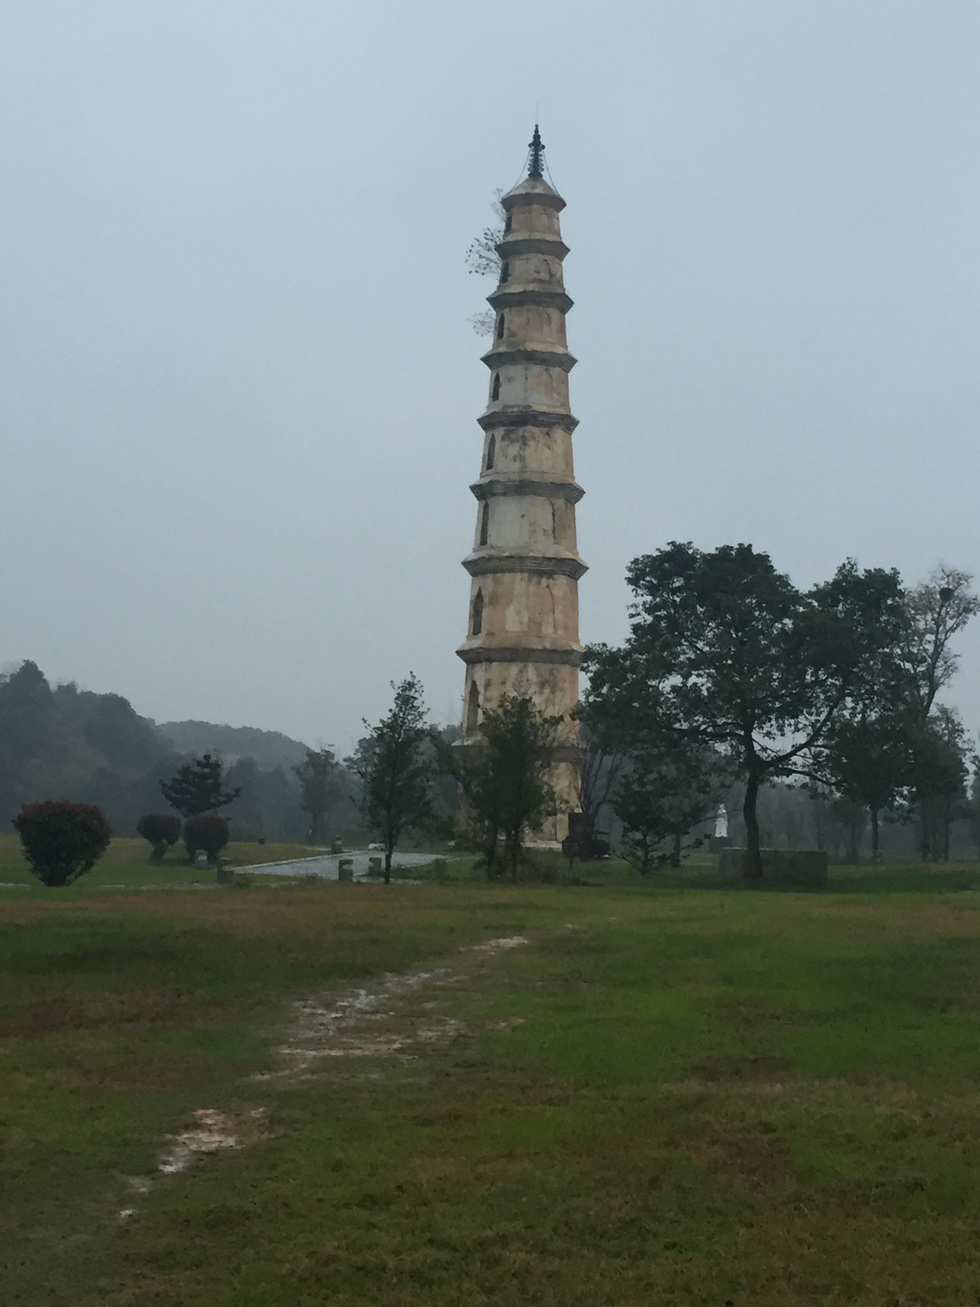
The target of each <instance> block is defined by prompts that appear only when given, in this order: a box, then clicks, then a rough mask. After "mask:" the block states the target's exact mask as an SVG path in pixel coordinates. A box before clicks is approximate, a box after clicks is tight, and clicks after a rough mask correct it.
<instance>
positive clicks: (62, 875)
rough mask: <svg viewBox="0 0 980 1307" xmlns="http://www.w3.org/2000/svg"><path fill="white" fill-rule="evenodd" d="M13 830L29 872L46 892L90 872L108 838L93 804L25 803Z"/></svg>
mask: <svg viewBox="0 0 980 1307" xmlns="http://www.w3.org/2000/svg"><path fill="white" fill-rule="evenodd" d="M14 826H15V827H16V830H17V834H18V835H19V836H20V842H21V844H22V845H23V847H24V856H25V857H26V858H27V861H28V862H29V863H30V864H31V870H32V871H33V872H34V875H35V876H37V878H38V880H40V881H41V883H42V884H44V885H47V886H48V887H49V888H52V887H54V886H58V885H70V884H71V883H72V881H75V880H77V879H78V878H79V876H83V875H84V874H85V872H86V871H91V870H92V868H93V867H94V866H95V864H96V863H97V862H98V860H99V858H101V856H102V854H103V853H105V851H106V849H107V848H108V847H109V840H110V839H111V838H112V830H111V828H110V826H109V823H108V821H107V820H106V816H105V813H104V812H103V811H102V809H101V808H97V807H96V806H95V805H94V804H93V803H68V802H59V801H55V800H51V799H49V800H47V801H46V802H44V803H25V804H24V806H23V808H21V810H20V812H19V813H18V814H17V816H16V817H15V818H14Z"/></svg>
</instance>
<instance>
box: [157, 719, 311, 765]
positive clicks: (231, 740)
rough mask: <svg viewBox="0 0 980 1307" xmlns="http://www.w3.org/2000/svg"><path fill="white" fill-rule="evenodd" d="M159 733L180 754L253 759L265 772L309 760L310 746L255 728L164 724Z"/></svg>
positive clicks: (215, 724)
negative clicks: (205, 754) (308, 748)
mask: <svg viewBox="0 0 980 1307" xmlns="http://www.w3.org/2000/svg"><path fill="white" fill-rule="evenodd" d="M157 730H158V731H159V732H160V734H161V735H162V736H163V737H164V739H165V740H166V742H167V743H168V744H170V745H172V746H173V747H174V748H175V749H176V750H177V752H178V753H193V754H196V755H200V754H202V753H220V754H221V755H222V757H223V758H224V759H225V760H226V761H228V762H234V761H235V760H236V759H238V758H251V759H252V760H253V762H255V764H256V766H258V767H260V768H261V769H262V770H263V771H275V769H276V768H277V767H281V768H283V770H285V771H288V770H289V768H290V767H292V766H293V765H294V764H295V763H298V762H302V761H303V759H304V758H305V757H306V745H305V744H301V743H300V741H299V740H292V739H290V738H289V736H288V735H283V734H282V732H281V731H260V730H259V729H258V728H257V727H255V726H220V725H218V724H217V723H215V722H162V723H158V724H157Z"/></svg>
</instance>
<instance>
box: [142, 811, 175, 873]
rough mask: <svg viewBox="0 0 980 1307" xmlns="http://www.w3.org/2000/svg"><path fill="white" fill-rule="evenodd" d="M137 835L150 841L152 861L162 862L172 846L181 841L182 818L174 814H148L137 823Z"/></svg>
mask: <svg viewBox="0 0 980 1307" xmlns="http://www.w3.org/2000/svg"><path fill="white" fill-rule="evenodd" d="M136 833H137V835H142V836H143V838H144V839H145V840H149V842H150V845H151V846H152V849H153V853H152V856H151V861H153V862H162V861H163V860H164V858H165V857H166V856H167V850H168V849H169V848H170V846H171V844H176V843H177V841H178V840H179V839H180V818H179V817H178V816H176V815H175V814H174V813H172V812H146V813H144V814H143V816H142V817H140V819H139V821H138V822H137V823H136Z"/></svg>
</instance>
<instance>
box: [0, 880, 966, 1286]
mask: <svg viewBox="0 0 980 1307" xmlns="http://www.w3.org/2000/svg"><path fill="white" fill-rule="evenodd" d="M116 865H117V866H123V865H124V862H122V861H121V862H119V863H117V864H116ZM978 873H980V867H978V866H977V865H976V864H972V865H968V864H962V865H960V866H954V867H949V868H936V869H932V868H923V867H919V868H915V867H914V866H912V865H901V864H899V865H894V866H893V865H891V864H886V865H885V866H884V867H882V868H881V869H869V868H864V869H861V868H834V869H832V878H833V883H832V887H831V890H830V891H827V892H822V893H809V894H794V893H787V892H784V893H775V892H773V893H749V892H738V891H732V890H725V891H723V890H719V889H718V888H715V887H713V885H712V880H711V876H712V874H713V870H712V868H711V866H710V865H709V864H708V863H706V862H705V863H703V864H702V865H701V866H700V867H698V866H691V867H688V868H685V869H683V870H682V872H681V873H680V874H678V875H675V876H674V877H673V879H670V878H667V877H666V876H664V875H661V876H660V877H659V878H650V879H648V880H642V881H641V878H639V877H638V876H635V875H634V876H633V877H632V880H629V875H630V873H627V872H626V871H625V870H624V869H622V868H616V867H610V866H608V864H607V865H606V867H605V868H598V869H596V874H597V875H606V876H607V877H608V878H609V883H607V884H604V885H599V886H578V887H575V886H562V885H558V886H532V885H524V886H518V887H509V886H486V885H479V884H470V885H467V884H464V883H455V884H454V883H450V884H449V885H447V886H439V885H433V886H397V885H396V886H392V887H390V888H387V889H386V888H385V887H384V886H373V885H372V886H362V885H357V886H338V885H336V884H329V885H323V884H321V885H302V886H296V887H280V888H277V889H274V890H265V889H248V890H244V891H235V890H229V891H222V892H217V891H216V892H214V893H202V892H200V891H197V890H195V891H187V892H181V891H179V890H169V891H167V892H160V893H154V892H152V891H147V890H143V891H141V892H140V893H139V894H130V895H127V894H123V893H119V892H115V893H112V894H108V893H106V892H104V891H103V890H100V889H99V887H98V885H91V884H87V882H88V880H89V878H86V880H85V881H83V882H80V884H79V885H78V886H76V887H75V888H73V889H71V890H67V891H56V892H54V893H52V892H32V893H29V894H28V893H25V892H24V891H21V890H5V891H0V1034H2V1036H3V1042H2V1045H0V1068H2V1074H3V1085H4V1093H3V1096H2V1100H0V1191H2V1192H3V1194H4V1202H3V1204H0V1301H2V1302H4V1303H6V1302H8V1301H9V1302H11V1303H17V1304H18V1305H20V1304H24V1307H42V1305H43V1307H55V1305H56V1304H57V1307H69V1304H70V1307H95V1304H100V1305H101V1304H107V1305H108V1307H130V1305H135V1304H144V1303H146V1304H154V1307H205V1305H207V1307H279V1304H281V1303H289V1304H296V1307H313V1305H314V1304H316V1305H317V1307H319V1304H351V1305H352V1307H354V1305H356V1307H361V1305H362V1304H363V1305H364V1307H375V1305H376V1307H382V1305H384V1307H388V1305H393V1307H416V1305H417V1307H422V1305H423V1304H424V1305H425V1307H449V1305H450V1304H451V1305H452V1307H462V1305H463V1304H467V1305H469V1304H483V1303H486V1304H489V1303H494V1304H506V1305H509V1304H514V1305H515V1307H516V1304H526V1303H535V1304H545V1305H546V1307H552V1305H554V1307H558V1305H559V1304H562V1305H564V1304H582V1305H583V1307H585V1304H589V1305H590V1307H591V1305H593V1304H597V1305H599V1307H619V1305H620V1304H658V1305H659V1304H685V1305H686V1304H702V1303H703V1304H717V1307H724V1304H726V1303H732V1304H737V1305H738V1307H748V1304H751V1305H752V1307H776V1305H777V1304H778V1305H779V1307H785V1305H786V1304H811V1303H812V1304H824V1303H834V1304H836V1303H848V1304H857V1305H858V1307H872V1305H874V1307H886V1305H887V1304H902V1305H903V1307H904V1305H906V1304H921V1305H922V1307H926V1305H928V1307H934V1305H935V1304H943V1305H945V1304H964V1305H966V1304H970V1305H971V1307H975V1304H976V1303H977V1302H978V1301H980V1241H978V1238H977V1235H978V1227H980V1217H978V1215H977V1213H978V1211H980V1168H978V1167H977V1166H976V1164H975V1158H976V1155H977V1152H978V1149H980V1086H978V1075H980V895H978V894H977V893H975V892H974V891H973V889H972V888H971V887H972V886H975V885H976V884H977V883H978V881H980V876H978ZM124 874H125V873H118V872H117V875H124ZM617 878H619V880H620V883H618V884H617V883H615V881H616V879H617ZM9 879H11V877H10V876H9V875H8V874H7V870H6V863H0V880H9ZM665 882H666V883H665ZM871 891H873V892H871ZM518 933H520V934H523V935H524V936H526V937H527V938H528V940H529V941H530V942H529V944H528V945H527V946H526V947H524V948H515V949H513V950H508V951H504V952H500V953H498V954H493V955H491V954H481V953H472V952H466V951H463V952H460V949H461V948H464V946H466V945H468V944H471V943H473V942H475V941H480V940H486V939H490V938H494V937H499V936H510V935H514V934H518ZM432 959H438V960H443V961H442V964H443V965H445V967H447V968H448V969H449V971H450V972H452V974H453V976H454V977H455V979H445V980H443V981H442V982H440V981H438V979H435V980H433V981H431V982H428V983H427V984H424V985H421V986H420V987H418V988H417V989H415V990H412V991H411V992H410V993H408V994H406V995H405V996H404V997H403V998H400V999H392V1000H391V1001H390V1003H386V1005H385V1013H379V1014H378V1015H377V1016H376V1017H372V1018H371V1019H370V1021H371V1022H374V1023H375V1024H374V1025H372V1024H370V1022H369V1023H368V1025H367V1027H366V1028H367V1029H369V1030H375V1029H377V1030H378V1031H388V1032H396V1033H397V1032H398V1031H407V1030H409V1029H410V1028H411V1026H412V1023H413V1022H418V1021H423V1022H430V1023H436V1026H438V1023H440V1022H445V1021H448V1020H452V1021H453V1022H455V1023H458V1024H457V1026H456V1027H454V1029H455V1030H456V1036H455V1038H453V1039H450V1040H434V1041H432V1042H431V1043H429V1044H426V1043H424V1042H421V1043H419V1042H417V1043H416V1044H412V1045H410V1048H409V1052H408V1053H407V1054H405V1055H403V1056H394V1057H375V1056H365V1057H350V1058H340V1057H337V1058H326V1059H323V1060H322V1061H321V1062H320V1063H318V1064H316V1065H315V1067H314V1074H313V1075H312V1076H310V1077H309V1078H307V1079H299V1080H295V1081H292V1082H283V1083H278V1082H275V1081H259V1082H257V1081H255V1080H254V1079H251V1078H250V1077H251V1075H252V1073H253V1072H256V1071H262V1070H267V1069H270V1068H272V1067H274V1066H275V1065H276V1062H275V1057H274V1055H273V1052H272V1047H273V1046H274V1045H275V1044H277V1043H280V1042H282V1040H283V1039H284V1038H287V1033H286V1032H287V1030H288V1022H289V1020H290V1015H289V1014H290V1008H289V1001H290V1000H291V999H293V998H295V997H300V996H303V995H306V994H309V993H315V992H318V991H322V990H324V989H329V988H334V989H343V988H344V987H346V986H348V985H349V984H351V983H359V984H370V983H372V982H371V979H370V978H371V977H372V976H373V975H377V974H378V973H381V972H399V971H403V970H405V969H406V968H412V967H415V966H417V965H419V964H426V965H430V960H432ZM447 1028H448V1027H447ZM277 1084H278V1087H276V1086H277ZM200 1107H214V1108H219V1109H221V1110H222V1111H225V1112H227V1113H229V1114H230V1115H231V1116H232V1117H234V1118H235V1119H245V1118H247V1117H248V1116H249V1114H250V1113H251V1112H254V1111H256V1110H257V1109H260V1108H261V1109H264V1110H265V1115H264V1116H263V1117H262V1118H261V1119H262V1121H263V1123H264V1124H263V1126H262V1129H261V1130H260V1131H257V1133H258V1134H259V1135H261V1136H262V1137H260V1138H255V1139H254V1140H253V1142H251V1143H250V1145H249V1146H248V1147H245V1148H242V1149H241V1150H238V1151H234V1152H228V1153H224V1154H222V1155H219V1156H215V1157H211V1158H208V1159H206V1160H203V1161H201V1162H200V1163H198V1164H197V1165H196V1166H195V1167H194V1168H193V1169H192V1170H190V1171H189V1172H187V1173H185V1174H183V1175H180V1176H175V1177H173V1178H171V1179H169V1180H167V1181H164V1182H162V1183H160V1184H159V1185H158V1186H156V1187H155V1188H154V1189H153V1190H152V1192H151V1193H150V1194H149V1195H147V1196H146V1198H145V1199H141V1200H139V1206H140V1209H141V1210H140V1211H139V1213H138V1214H137V1215H136V1216H134V1217H133V1218H132V1219H131V1220H130V1221H129V1222H127V1223H124V1224H120V1223H119V1221H118V1219H117V1215H118V1211H119V1209H120V1207H121V1206H125V1205H126V1204H127V1203H130V1202H132V1198H131V1196H127V1195H129V1194H130V1191H129V1190H128V1189H127V1186H126V1180H125V1177H126V1176H131V1175H146V1174H150V1173H152V1171H153V1169H154V1166H155V1162H156V1157H157V1154H158V1152H159V1149H160V1147H161V1141H162V1140H163V1138H164V1136H166V1135H167V1134H168V1133H171V1132H173V1131H175V1130H178V1129H180V1128H181V1127H182V1126H184V1125H186V1124H187V1122H188V1121H189V1120H190V1118H191V1114H192V1113H193V1111H194V1110H195V1109H197V1108H200Z"/></svg>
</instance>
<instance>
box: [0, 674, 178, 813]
mask: <svg viewBox="0 0 980 1307" xmlns="http://www.w3.org/2000/svg"><path fill="white" fill-rule="evenodd" d="M179 761H180V760H179V758H178V756H177V754H176V752H175V751H174V749H173V747H172V746H171V745H169V744H168V743H167V741H166V740H165V739H163V738H162V737H161V736H160V735H159V734H158V732H157V730H156V728H155V727H154V725H153V723H152V722H151V721H149V720H148V719H147V718H146V717H140V715H139V714H138V713H137V712H136V711H135V710H134V709H133V707H132V705H131V704H130V703H129V702H128V701H127V700H126V699H124V698H123V697H122V696H121V695H118V694H93V693H91V692H90V691H88V690H80V689H79V688H78V686H77V685H74V684H68V685H58V686H55V687H54V688H52V687H51V685H50V684H49V683H48V681H47V679H46V677H45V676H44V673H43V672H42V671H41V669H40V668H39V667H38V666H37V665H36V664H35V663H32V662H25V663H22V664H21V666H20V667H19V668H18V669H17V671H15V672H13V673H12V674H11V675H9V676H0V829H3V830H7V831H8V832H9V830H10V826H9V823H10V820H11V819H12V818H13V816H14V815H15V814H16V813H17V811H18V810H19V809H20V806H21V804H23V803H33V802H37V801H39V800H43V799H73V800H75V801H78V802H83V803H96V804H98V806H99V807H100V808H102V809H103V811H105V813H106V814H107V816H108V817H109V820H110V822H111V823H112V825H113V827H114V828H115V829H117V830H118V831H119V833H120V834H129V833H130V831H131V830H132V829H133V827H134V826H135V822H136V818H137V817H138V816H139V814H140V813H141V812H147V811H154V810H156V809H159V808H160V807H161V806H162V804H161V794H160V785H159V782H160V780H161V779H165V778H166V777H168V776H170V775H172V774H173V771H174V769H175V767H176V766H177V764H178V763H179Z"/></svg>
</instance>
